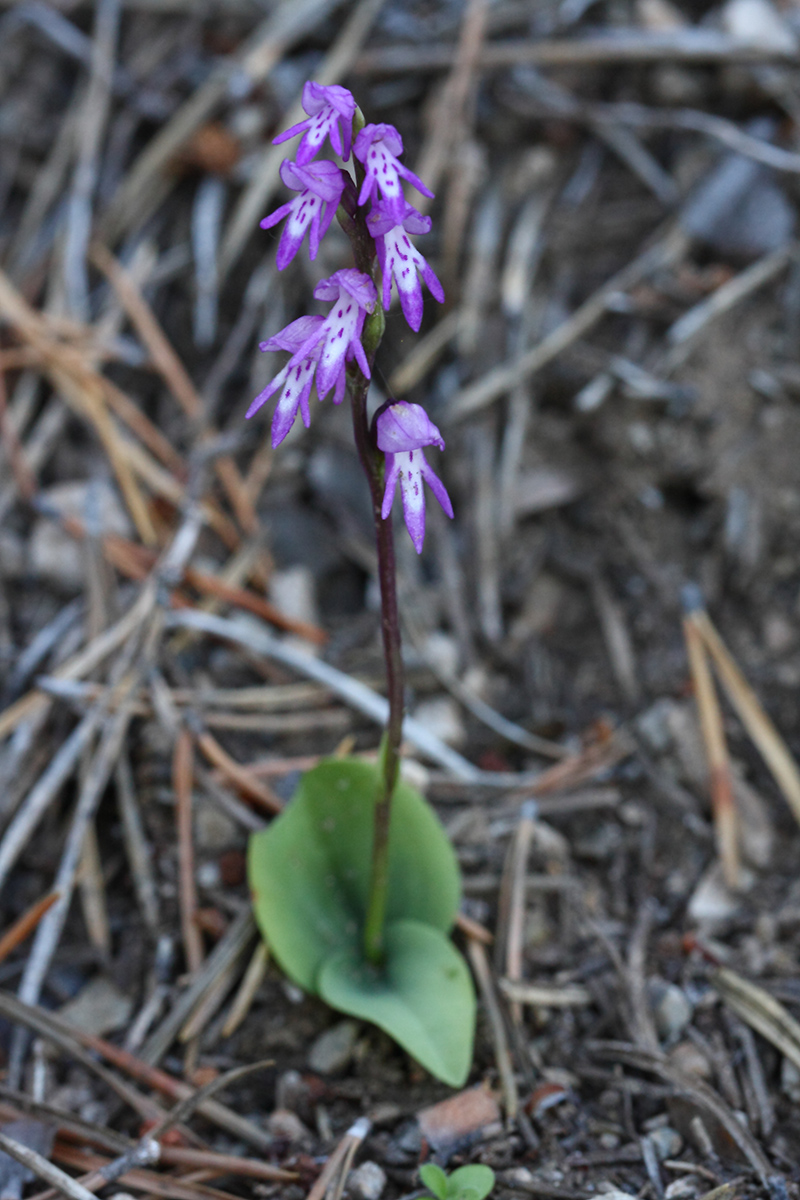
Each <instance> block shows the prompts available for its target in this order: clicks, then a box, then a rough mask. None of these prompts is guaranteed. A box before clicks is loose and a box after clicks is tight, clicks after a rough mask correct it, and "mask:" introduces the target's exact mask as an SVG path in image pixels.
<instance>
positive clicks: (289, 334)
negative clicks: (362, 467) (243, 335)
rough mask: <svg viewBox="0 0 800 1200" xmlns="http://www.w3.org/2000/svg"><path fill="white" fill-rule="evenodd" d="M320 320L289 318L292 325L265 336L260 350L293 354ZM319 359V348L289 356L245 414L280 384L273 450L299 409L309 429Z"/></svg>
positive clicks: (279, 442)
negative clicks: (311, 398) (309, 401)
mask: <svg viewBox="0 0 800 1200" xmlns="http://www.w3.org/2000/svg"><path fill="white" fill-rule="evenodd" d="M323 321H324V318H323V317H300V319H299V320H298V321H292V323H291V325H287V326H286V328H285V329H282V330H281V331H280V333H276V334H275V336H274V337H271V338H268V340H267V341H266V342H262V343H261V345H260V346H259V350H291V351H292V353H293V354H295V352H296V351H298V350H299V349H300V347H301V346H304V345H305V343H306V342H308V341H309V340H310V339H311V338H312V336H313V334H314V333H315V331H316V330H317V329H318V328H319V326H320V325H322V323H323ZM318 358H319V349H318V348H314V349H312V350H311V351H310V352H309V353H307V354H305V355H304V356H303V355H301V356H300V357H299V358H296V357H295V358H292V359H290V361H289V362H288V363H287V364H286V366H285V367H284V368H283V370H282V371H280V372H279V373H278V374H277V375H276V376H275V378H274V379H272V380H271V381H270V382H269V383H268V384H267V386H266V387H265V388H264V390H263V392H259V394H258V395H257V396H256V398H255V400H254V401H253V403H252V404H251V405H250V407H249V408H248V410H247V413H246V414H245V415H246V416H248V417H252V416H254V415H255V413H257V412H258V410H259V409H260V408H261V406H262V404H265V403H266V402H267V400H269V398H270V396H272V395H273V394H274V393H275V392H277V390H278V388H279V387H281V386H283V391H282V392H281V398H280V400H279V401H278V407H277V408H276V409H275V415H274V417H273V418H272V446H273V449H274V448H275V447H276V446H279V445H280V444H281V442H282V441H283V439H284V438H285V437H286V435H287V433H288V432H289V430H290V429H291V428H292V425H293V424H294V419H295V417H296V416H297V410H298V408H299V409H300V412H301V414H302V417H303V424H304V425H305V427H306V429H308V426H309V424H310V421H311V416H310V413H309V411H308V397H309V395H310V393H311V385H312V383H313V382H314V372H315V370H316V368H317V359H318ZM340 399H341V397H340Z"/></svg>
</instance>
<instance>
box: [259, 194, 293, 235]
mask: <svg viewBox="0 0 800 1200" xmlns="http://www.w3.org/2000/svg"><path fill="white" fill-rule="evenodd" d="M293 204H294V200H289V201H288V203H287V204H282V205H281V206H280V208H276V209H275V212H272V213H270V214H269V216H268V217H264V220H263V221H259V225H260V226H261V228H262V229H271V228H272V226H273V225H277V224H278V221H282V220H283V218H284V217H285V216H288V214H289V213H290V212H291V211H292V205H293Z"/></svg>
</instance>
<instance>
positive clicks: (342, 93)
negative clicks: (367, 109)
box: [272, 82, 356, 167]
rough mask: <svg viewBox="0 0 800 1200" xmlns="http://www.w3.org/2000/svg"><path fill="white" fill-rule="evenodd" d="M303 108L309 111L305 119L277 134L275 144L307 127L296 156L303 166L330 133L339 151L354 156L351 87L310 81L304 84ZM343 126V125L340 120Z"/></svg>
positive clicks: (332, 142) (317, 150)
mask: <svg viewBox="0 0 800 1200" xmlns="http://www.w3.org/2000/svg"><path fill="white" fill-rule="evenodd" d="M303 109H304V111H305V112H307V113H308V116H307V118H306V119H305V121H300V122H298V124H297V125H293V126H292V128H291V129H287V130H286V132H285V133H281V134H278V136H277V137H276V138H273V139H272V140H273V144H274V145H276V146H279V145H280V144H281V142H285V141H288V139H289V138H292V137H294V136H295V134H298V133H300V132H301V130H305V136H304V138H303V140H302V141H301V143H300V145H299V146H298V147H297V154H296V156H295V157H296V159H297V162H298V163H299V164H300V166H301V167H302V166H305V164H306V163H310V162H311V160H312V158H313V157H314V155H315V154H317V153H318V152H319V151H320V149H321V148H322V144H323V142H324V141H325V138H326V137H330V139H331V145H332V146H333V148H334V150H335V151H336V153H337V154H340V155H341V157H342V158H343V159H344V160H345V162H346V161H347V159H348V158H349V157H350V144H351V142H352V140H353V116H354V114H355V111H356V102H355V100H354V99H353V97H352V95H351V94H350V92H348V90H347V88H343V87H339V86H338V85H337V84H335V83H334V84H331V85H330V87H326V86H325V84H323V83H310V82H309V83H307V84H306V85H305V87H304V88H303ZM340 119H341V121H342V126H341V128H340V126H339V120H340Z"/></svg>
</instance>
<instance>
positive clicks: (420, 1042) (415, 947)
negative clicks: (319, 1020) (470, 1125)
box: [319, 921, 475, 1087]
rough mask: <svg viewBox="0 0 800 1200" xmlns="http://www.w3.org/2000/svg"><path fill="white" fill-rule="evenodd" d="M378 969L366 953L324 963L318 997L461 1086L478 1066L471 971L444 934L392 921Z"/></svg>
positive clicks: (412, 923)
mask: <svg viewBox="0 0 800 1200" xmlns="http://www.w3.org/2000/svg"><path fill="white" fill-rule="evenodd" d="M384 948H385V954H386V960H385V963H384V965H383V966H382V967H381V968H380V969H376V968H375V967H372V966H371V965H370V964H368V963H366V962H365V961H364V959H363V958H362V956H361V953H360V949H355V950H353V949H343V950H339V951H338V952H336V953H334V954H332V955H331V956H330V957H329V958H327V959H326V960H325V963H324V964H323V966H322V969H321V971H320V973H319V994H320V996H322V998H323V1000H327V1002H328V1004H330V1005H331V1006H332V1007H333V1008H338V1009H340V1010H341V1011H342V1012H346V1013H349V1014H350V1015H351V1016H354V1017H362V1018H363V1019H364V1020H367V1021H372V1023H373V1024H374V1025H378V1026H379V1027H380V1028H381V1029H383V1030H384V1031H385V1032H386V1033H388V1034H389V1035H390V1037H393V1038H394V1040H395V1041H396V1042H398V1043H399V1044H400V1045H401V1046H402V1047H403V1049H405V1050H407V1051H408V1053H409V1054H411V1055H412V1056H413V1057H414V1058H415V1059H416V1060H417V1061H418V1062H419V1063H421V1064H422V1066H423V1067H425V1068H426V1069H427V1070H428V1071H430V1072H431V1073H432V1074H433V1075H436V1076H437V1077H438V1078H439V1079H442V1080H444V1082H445V1083H449V1084H450V1085H451V1087H460V1086H461V1085H462V1084H463V1083H464V1081H465V1080H466V1078H467V1075H468V1074H469V1068H470V1064H471V1062H472V1038H473V1033H474V1029H475V992H474V990H473V987H472V979H471V977H470V974H469V971H468V969H467V965H466V963H465V962H464V959H463V958H462V957H461V955H460V954H459V953H458V951H457V950H456V948H455V946H454V945H453V943H452V942H451V941H450V939H449V938H448V937H447V936H446V935H445V934H444V933H442V931H441V930H440V929H435V928H433V926H431V925H423V924H422V923H421V922H420V921H393V922H392V923H391V924H390V925H387V926H386V929H385V931H384Z"/></svg>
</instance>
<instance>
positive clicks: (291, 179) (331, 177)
mask: <svg viewBox="0 0 800 1200" xmlns="http://www.w3.org/2000/svg"><path fill="white" fill-rule="evenodd" d="M281 179H282V180H283V182H284V183H285V184H286V186H287V187H289V188H292V190H293V191H296V192H299V193H300V194H299V195H298V196H295V198H294V199H293V200H290V201H289V202H288V204H282V205H281V207H280V208H276V209H275V212H273V213H270V215H269V216H268V217H265V218H264V220H263V221H262V222H261V228H262V229H271V228H272V226H273V225H277V224H278V221H282V220H283V218H284V217H288V218H289V219H288V221H287V222H286V225H285V226H284V229H283V233H282V234H281V241H280V245H279V246H278V253H277V255H276V259H275V261H276V263H277V266H278V270H279V271H282V270H283V268H284V267H285V266H288V264H289V263H290V262H291V261H292V259H293V258H294V256H295V254H297V251H298V250H299V249H300V246H301V244H302V241H303V238H304V237H305V236H306V230H307V229H308V228H309V226H310V227H311V233H310V235H309V239H308V255H309V258H311V259H312V260H313V259H315V258H316V257H317V250H319V243H320V240H321V239H322V238H323V237H324V236H325V234H326V233H327V231H328V226H329V225H330V223H331V221H332V220H333V216H334V213H335V212H336V209H337V206H338V204H339V200H340V198H341V195H342V191H343V190H344V176H343V175H342V172H341V170H340V169H339V167H337V166H336V164H335V163H332V162H328V161H327V160H326V159H323V160H322V161H321V162H312V163H309V164H308V166H307V167H302V166H298V165H297V164H296V163H293V162H292V161H291V159H288V158H285V159H284V160H283V162H282V163H281Z"/></svg>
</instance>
